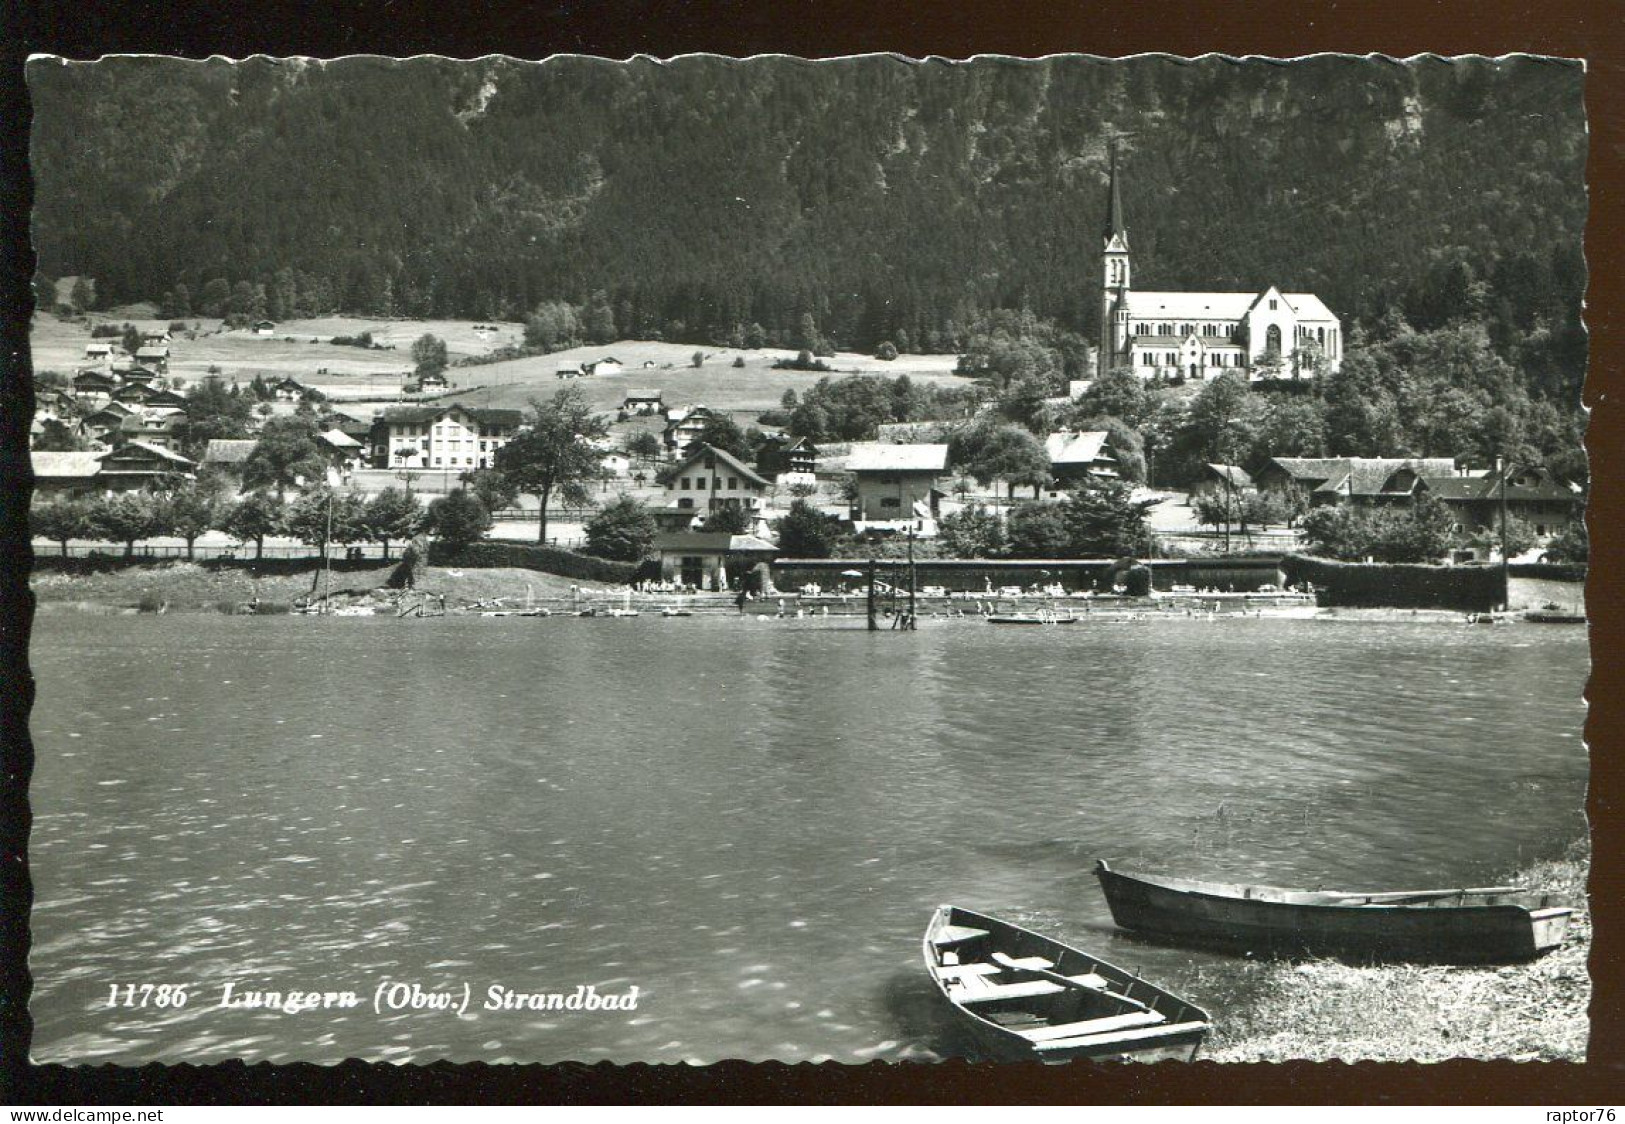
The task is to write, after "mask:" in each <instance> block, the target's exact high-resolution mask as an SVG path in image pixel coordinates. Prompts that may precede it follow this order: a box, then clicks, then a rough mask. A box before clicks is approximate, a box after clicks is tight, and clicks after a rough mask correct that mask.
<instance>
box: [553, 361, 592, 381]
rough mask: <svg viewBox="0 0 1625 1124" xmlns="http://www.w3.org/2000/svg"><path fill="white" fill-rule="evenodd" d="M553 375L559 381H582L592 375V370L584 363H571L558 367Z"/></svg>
mask: <svg viewBox="0 0 1625 1124" xmlns="http://www.w3.org/2000/svg"><path fill="white" fill-rule="evenodd" d="M554 373H555V374H556V375H557V376H558V377H559V378H561V379H584V378H586V377H587V376H588V375H590V374H592V368H591V367H590V366H588V365H587V364H585V363H571V364H567V365H565V366H562V367H560V368H559V369H558V370H557V371H556V372H554Z"/></svg>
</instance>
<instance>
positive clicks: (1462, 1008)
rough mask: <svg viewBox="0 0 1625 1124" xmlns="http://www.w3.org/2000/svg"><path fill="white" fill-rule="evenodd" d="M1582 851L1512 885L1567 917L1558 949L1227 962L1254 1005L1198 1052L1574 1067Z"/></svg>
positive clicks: (1221, 1056) (1582, 1027)
mask: <svg viewBox="0 0 1625 1124" xmlns="http://www.w3.org/2000/svg"><path fill="white" fill-rule="evenodd" d="M1589 867H1590V848H1589V846H1588V844H1587V843H1586V842H1585V841H1581V842H1580V843H1576V844H1575V845H1574V846H1573V847H1571V848H1570V850H1569V851H1568V853H1567V854H1565V855H1564V857H1563V858H1561V859H1558V860H1553V861H1549V862H1543V863H1538V864H1536V865H1534V866H1532V867H1529V868H1527V869H1525V870H1522V871H1520V872H1518V874H1517V875H1516V877H1515V878H1513V879H1512V881H1517V882H1520V883H1523V884H1526V885H1529V886H1531V887H1535V886H1538V887H1540V888H1541V889H1544V890H1549V891H1551V892H1553V893H1558V894H1563V895H1566V896H1568V897H1570V898H1572V900H1573V901H1574V902H1575V904H1576V906H1577V908H1576V910H1575V914H1574V917H1573V919H1572V920H1571V922H1570V925H1569V931H1568V938H1567V940H1566V941H1565V942H1564V944H1563V946H1562V947H1561V948H1558V949H1556V950H1554V951H1553V952H1551V953H1548V954H1547V955H1545V956H1543V957H1541V958H1540V959H1538V960H1534V961H1531V962H1529V963H1525V964H1509V965H1492V966H1475V967H1456V966H1448V965H1441V966H1433V965H1425V966H1424V965H1415V964H1387V965H1372V966H1355V965H1349V964H1343V963H1340V962H1337V961H1330V960H1309V961H1300V962H1289V961H1238V962H1237V964H1236V966H1235V967H1234V969H1229V968H1227V969H1225V970H1226V971H1227V972H1234V973H1239V974H1241V975H1242V976H1244V977H1245V978H1244V979H1243V980H1241V981H1240V982H1239V983H1232V984H1231V985H1230V986H1234V987H1236V989H1237V991H1238V993H1245V994H1248V995H1251V996H1253V998H1252V999H1251V1000H1249V1001H1247V1002H1245V1003H1244V1004H1242V1005H1240V1006H1238V1008H1237V1009H1236V1010H1235V1011H1233V1012H1231V1013H1229V1014H1228V1015H1227V1016H1226V1017H1225V1018H1224V1019H1222V1020H1219V1021H1218V1023H1217V1024H1216V1025H1215V1026H1214V1029H1213V1033H1212V1035H1211V1036H1210V1037H1209V1039H1208V1043H1207V1046H1206V1047H1205V1048H1204V1049H1203V1051H1202V1059H1203V1060H1205V1061H1217V1062H1279V1061H1293V1060H1308V1061H1348V1062H1353V1061H1379V1062H1416V1061H1421V1062H1427V1061H1445V1060H1447V1059H1455V1058H1496V1059H1503V1060H1512V1061H1584V1060H1585V1056H1586V1043H1587V1039H1588V1037H1589V1034H1590V1029H1591V1024H1590V1019H1589V1016H1588V1011H1587V1008H1588V1006H1589V1004H1590V999H1591V979H1590V976H1589V974H1588V972H1587V968H1586V961H1587V957H1589V955H1590V952H1591V915H1590V910H1589V908H1587V905H1586V900H1587V899H1586V877H1587V872H1588V870H1589Z"/></svg>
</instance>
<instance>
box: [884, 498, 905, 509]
mask: <svg viewBox="0 0 1625 1124" xmlns="http://www.w3.org/2000/svg"><path fill="white" fill-rule="evenodd" d="M880 506H881V507H902V506H903V501H902V500H900V499H898V498H897V497H896V496H882V497H881V498H880Z"/></svg>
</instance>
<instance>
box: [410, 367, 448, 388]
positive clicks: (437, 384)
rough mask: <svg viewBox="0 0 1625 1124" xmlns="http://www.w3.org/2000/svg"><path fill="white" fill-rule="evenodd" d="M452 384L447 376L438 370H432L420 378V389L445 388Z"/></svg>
mask: <svg viewBox="0 0 1625 1124" xmlns="http://www.w3.org/2000/svg"><path fill="white" fill-rule="evenodd" d="M450 385H451V383H449V382H448V381H447V380H446V376H445V375H443V374H441V373H440V372H438V371H430V372H428V373H427V374H424V375H421V376H419V378H418V389H419V390H445V389H446V387H448V386H450Z"/></svg>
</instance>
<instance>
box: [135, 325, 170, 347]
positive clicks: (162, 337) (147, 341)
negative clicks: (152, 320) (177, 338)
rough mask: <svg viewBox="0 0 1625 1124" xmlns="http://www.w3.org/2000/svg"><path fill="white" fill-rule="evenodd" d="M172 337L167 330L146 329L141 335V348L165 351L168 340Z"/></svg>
mask: <svg viewBox="0 0 1625 1124" xmlns="http://www.w3.org/2000/svg"><path fill="white" fill-rule="evenodd" d="M173 338H174V337H173V336H171V335H170V334H169V329H168V328H147V329H145V330H143V331H142V333H141V346H142V347H149V346H150V347H162V348H165V349H167V348H168V347H169V343H170V340H172V339H173Z"/></svg>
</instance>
